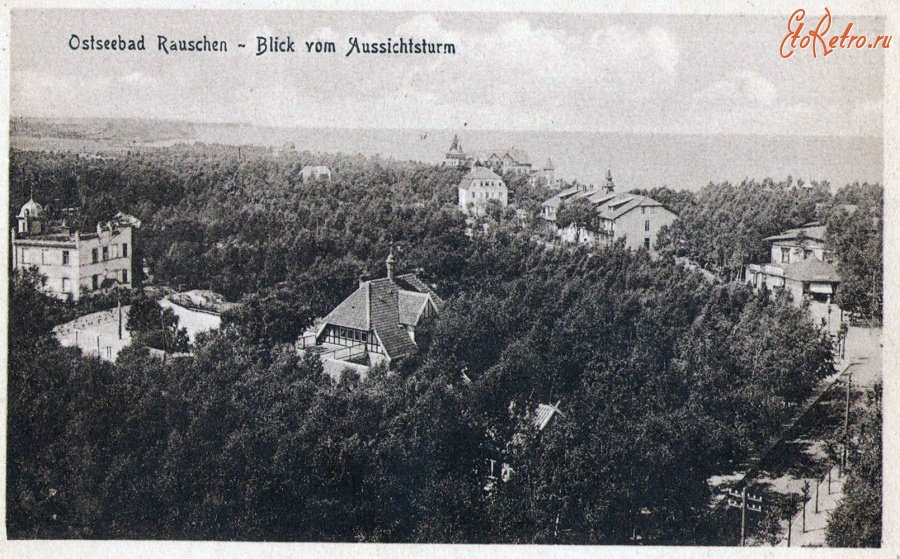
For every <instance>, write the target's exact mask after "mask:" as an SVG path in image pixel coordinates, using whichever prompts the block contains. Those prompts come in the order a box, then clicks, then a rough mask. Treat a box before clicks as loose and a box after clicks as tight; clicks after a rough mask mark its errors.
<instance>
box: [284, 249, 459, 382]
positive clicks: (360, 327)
mask: <svg viewBox="0 0 900 559" xmlns="http://www.w3.org/2000/svg"><path fill="white" fill-rule="evenodd" d="M393 263H394V261H393V255H390V256H388V259H387V261H386V264H387V277H385V278H380V279H375V280H368V281H360V283H359V287H358V288H357V289H356V291H354V292H353V293H351V294H350V296H348V297H347V298H346V299H344V300H343V301H342V302H341V303H340V304H339V305H338V306H337V307H335V308H334V310H332V311H331V312H330V313H328V315H327V316H326V317H325V318H324V319H322V321H321V322H320V323H319V324H318V325H317V326H316V327H315V328H314V329H313V330H310V331H309V332H307V333H305V334H304V335H303V337H302V338H301V341H300V343H301V346H302V347H304V348H309V349H314V350H316V351H317V352H318V353H320V355H321V356H322V357H323V361H326V360H331V361H342V362H343V361H346V362H348V363H351V364H353V365H355V366H357V367H358V366H360V365H362V366H372V365H376V364H378V363H386V364H388V365H390V363H391V362H393V361H395V360H397V359H402V358H404V357H408V356H410V355H413V354H414V353H416V352H417V351H418V346H417V345H416V329H417V328H418V327H419V326H420V325H422V324H423V323H424V322H426V321H427V320H428V319H430V318H432V317H434V316H437V314H438V312H439V311H440V309H441V307H442V305H443V301H442V300H441V299H440V297H438V296H437V294H435V293H434V291H432V289H431V288H430V287H428V285H427V284H425V283H424V282H422V281H421V280H420V279H419V278H418V277H417V276H416V275H415V274H401V275H397V276H394V273H393ZM331 366H332V368H335V366H334V365H331ZM351 368H352V367H351Z"/></svg>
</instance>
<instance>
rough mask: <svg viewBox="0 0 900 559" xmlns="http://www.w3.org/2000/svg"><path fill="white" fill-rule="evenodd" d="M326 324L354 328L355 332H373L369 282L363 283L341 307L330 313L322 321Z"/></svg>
mask: <svg viewBox="0 0 900 559" xmlns="http://www.w3.org/2000/svg"><path fill="white" fill-rule="evenodd" d="M322 322H323V323H325V324H333V325H334V326H343V327H344V328H353V329H355V330H364V331H366V332H368V331H369V330H371V329H372V328H371V321H370V316H369V282H363V284H362V285H360V286H359V289H357V290H356V291H354V292H353V293H351V294H350V296H349V297H347V298H346V299H344V300H343V301H342V302H341V304H340V305H338V306H337V307H335V308H334V310H333V311H331V312H330V313H328V316H326V317H325V319H324V320H323V321H322Z"/></svg>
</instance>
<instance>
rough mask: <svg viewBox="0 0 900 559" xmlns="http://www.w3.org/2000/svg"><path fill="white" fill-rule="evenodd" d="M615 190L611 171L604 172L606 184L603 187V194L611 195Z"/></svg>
mask: <svg viewBox="0 0 900 559" xmlns="http://www.w3.org/2000/svg"><path fill="white" fill-rule="evenodd" d="M615 190H616V185H615V183H614V182H613V178H612V169H607V170H606V184H604V185H603V192H604V193H605V194H612V193H613V192H615Z"/></svg>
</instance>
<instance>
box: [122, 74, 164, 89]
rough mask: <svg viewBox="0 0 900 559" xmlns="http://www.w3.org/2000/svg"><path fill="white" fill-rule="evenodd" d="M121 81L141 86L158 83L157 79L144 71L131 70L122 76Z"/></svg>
mask: <svg viewBox="0 0 900 559" xmlns="http://www.w3.org/2000/svg"><path fill="white" fill-rule="evenodd" d="M121 81H122V82H124V83H126V84H130V85H131V84H133V85H140V86H148V85H152V84H154V83H156V80H155V79H154V78H152V77H151V76H148V75H147V74H145V73H143V72H131V73H130V74H127V75H125V76H122V78H121Z"/></svg>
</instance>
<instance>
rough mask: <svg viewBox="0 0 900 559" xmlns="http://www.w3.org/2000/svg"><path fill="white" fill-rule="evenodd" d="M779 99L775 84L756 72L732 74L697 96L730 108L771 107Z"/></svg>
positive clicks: (701, 99) (742, 71) (705, 100)
mask: <svg viewBox="0 0 900 559" xmlns="http://www.w3.org/2000/svg"><path fill="white" fill-rule="evenodd" d="M777 98H778V88H776V87H775V84H773V83H772V82H771V81H770V80H769V79H767V78H765V77H763V76H762V75H760V74H759V73H758V72H756V71H754V70H741V71H737V72H732V73H731V74H730V75H729V76H728V77H727V78H725V79H723V80H720V81H718V82H716V83H715V84H713V85H712V86H710V87H709V88H707V89H705V90H702V91H700V92H699V93H698V95H697V99H698V100H700V101H703V102H710V103H714V104H720V105H728V106H740V105H743V104H747V103H752V104H755V105H762V106H766V107H771V106H773V105H774V104H775V102H776V100H777Z"/></svg>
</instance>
